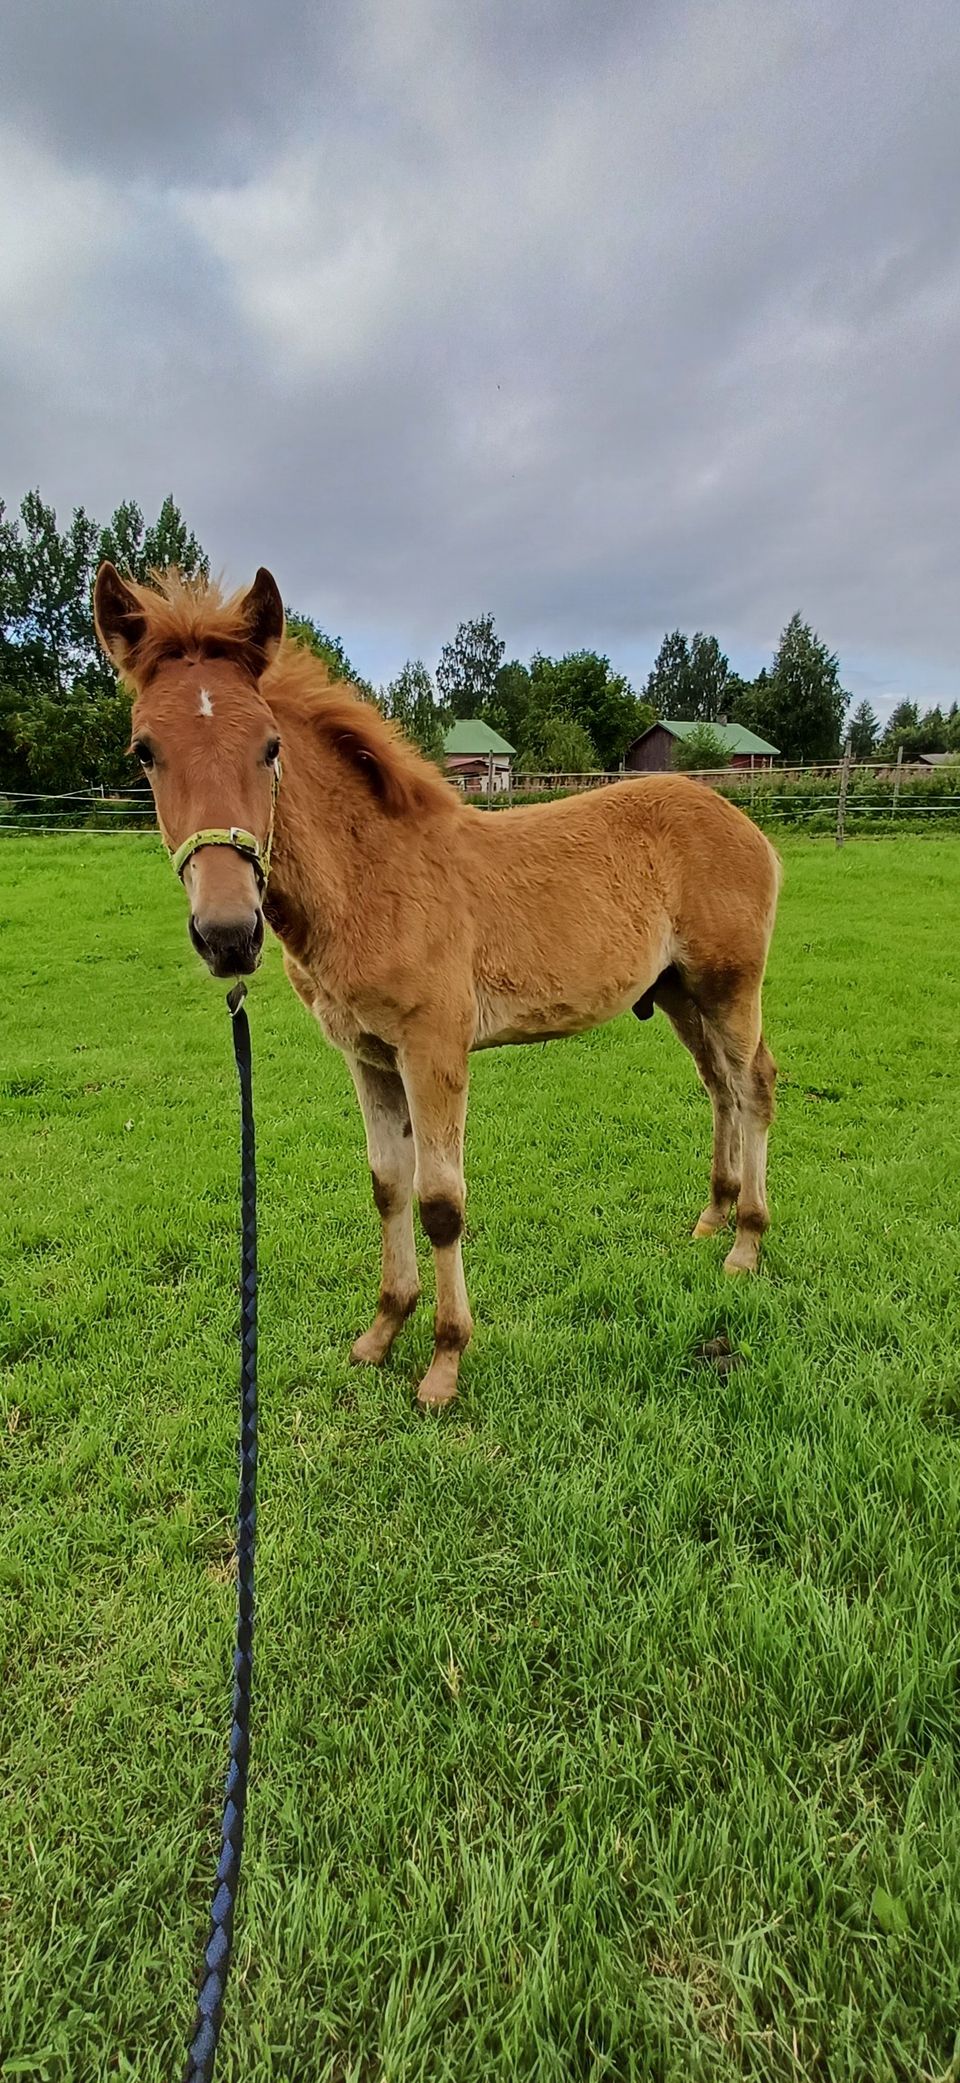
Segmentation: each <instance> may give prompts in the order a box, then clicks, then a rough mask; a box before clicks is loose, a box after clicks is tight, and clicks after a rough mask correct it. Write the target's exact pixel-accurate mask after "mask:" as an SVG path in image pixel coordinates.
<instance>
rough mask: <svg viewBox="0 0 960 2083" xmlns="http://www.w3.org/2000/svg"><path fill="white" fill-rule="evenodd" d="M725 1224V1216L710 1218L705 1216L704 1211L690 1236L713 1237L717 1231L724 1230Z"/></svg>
mask: <svg viewBox="0 0 960 2083" xmlns="http://www.w3.org/2000/svg"><path fill="white" fill-rule="evenodd" d="M725 1223H726V1216H725V1215H721V1216H718V1217H716V1218H711V1217H710V1216H709V1215H708V1214H707V1212H706V1210H704V1212H703V1214H702V1215H701V1217H700V1220H699V1222H698V1223H697V1225H696V1227H695V1229H693V1230H692V1231H691V1235H692V1236H694V1237H715V1236H716V1234H717V1231H718V1230H722V1229H723V1228H724V1226H725Z"/></svg>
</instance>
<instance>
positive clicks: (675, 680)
mask: <svg viewBox="0 0 960 2083" xmlns="http://www.w3.org/2000/svg"><path fill="white" fill-rule="evenodd" d="M643 692H644V696H645V698H646V700H647V701H648V702H649V704H650V706H651V708H652V710H653V713H654V716H667V717H669V718H671V719H673V718H677V717H683V716H686V714H687V703H688V700H689V695H690V646H689V644H688V642H687V639H686V637H685V636H684V634H683V631H682V629H671V630H668V632H667V635H666V636H665V637H664V639H663V642H662V644H661V646H660V649H659V651H658V652H657V655H656V658H655V659H654V661H653V665H652V667H651V670H650V672H649V673H648V675H647V684H646V686H645V688H644V690H643Z"/></svg>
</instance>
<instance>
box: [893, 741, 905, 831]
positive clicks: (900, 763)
mask: <svg viewBox="0 0 960 2083" xmlns="http://www.w3.org/2000/svg"><path fill="white" fill-rule="evenodd" d="M902 778H903V746H902V745H898V746H897V771H896V775H895V776H894V783H893V809H892V811H891V813H890V814H891V816H892V817H896V814H897V804H898V803H899V801H900V782H901V780H902Z"/></svg>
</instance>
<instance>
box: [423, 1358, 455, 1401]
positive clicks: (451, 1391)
mask: <svg viewBox="0 0 960 2083" xmlns="http://www.w3.org/2000/svg"><path fill="white" fill-rule="evenodd" d="M456 1393H457V1381H456V1376H454V1378H453V1380H452V1381H451V1379H450V1376H449V1374H447V1373H445V1372H444V1373H442V1374H441V1373H439V1372H435V1371H434V1369H433V1368H432V1367H430V1368H429V1369H428V1370H427V1373H426V1374H425V1375H424V1377H423V1380H422V1382H421V1383H420V1387H419V1388H418V1390H417V1402H418V1403H419V1405H420V1408H421V1410H443V1409H444V1408H445V1406H446V1405H447V1404H448V1403H453V1401H454V1400H455V1397H456Z"/></svg>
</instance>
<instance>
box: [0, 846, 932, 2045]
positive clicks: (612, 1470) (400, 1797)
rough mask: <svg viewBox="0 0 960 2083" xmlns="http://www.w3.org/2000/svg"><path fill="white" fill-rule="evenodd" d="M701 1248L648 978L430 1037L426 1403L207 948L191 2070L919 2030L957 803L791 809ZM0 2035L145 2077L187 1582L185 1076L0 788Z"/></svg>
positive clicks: (182, 1023)
mask: <svg viewBox="0 0 960 2083" xmlns="http://www.w3.org/2000/svg"><path fill="white" fill-rule="evenodd" d="M784 854H785V860H786V868H787V879H786V884H785V889H784V894H783V899H782V907H781V916H780V925H779V928H778V932H777V935H776V937H775V940H774V949H773V958H772V964H771V971H770V977H769V981H768V987H767V998H766V1029H767V1034H768V1038H769V1041H770V1044H771V1047H772V1049H773V1051H774V1054H775V1056H776V1057H777V1059H778V1061H779V1063H780V1066H781V1080H780V1085H779V1117H778V1121H777V1123H776V1125H775V1128H774V1132H773V1137H772V1140H771V1165H770V1190H771V1208H772V1214H773V1227H772V1229H771V1231H770V1234H769V1237H768V1239H767V1242H766V1246H765V1253H764V1261H763V1270H762V1273H761V1275H760V1277H759V1279H758V1280H756V1281H755V1282H753V1283H739V1284H738V1283H732V1282H728V1281H724V1279H723V1277H722V1275H721V1272H720V1261H721V1258H722V1255H723V1249H724V1248H725V1247H724V1243H723V1240H722V1239H718V1240H716V1241H713V1242H708V1243H702V1244H698V1245H694V1244H692V1243H690V1242H689V1239H688V1232H689V1229H690V1227H691V1226H692V1224H693V1221H694V1220H695V1217H696V1215H697V1213H698V1211H699V1209H700V1207H701V1206H702V1204H703V1202H704V1199H705V1197H706V1185H707V1177H708V1167H709V1148H710V1114H709V1106H708V1103H707V1100H706V1098H705V1096H704V1094H703V1093H702V1092H701V1090H700V1088H699V1086H698V1084H697V1082H696V1078H695V1074H694V1071H693V1067H692V1064H691V1062H690V1059H689V1057H688V1056H687V1055H686V1052H685V1051H684V1050H682V1049H681V1048H680V1046H679V1045H678V1043H677V1041H676V1039H675V1037H674V1035H673V1033H672V1031H671V1030H670V1029H669V1027H668V1025H667V1022H666V1021H665V1020H664V1019H663V1018H662V1016H660V1015H658V1016H657V1017H656V1018H655V1019H654V1020H653V1021H652V1022H650V1023H648V1024H646V1025H644V1026H640V1025H639V1024H638V1023H637V1022H636V1021H634V1020H632V1019H630V1018H627V1019H624V1020H622V1021H619V1022H617V1023H616V1024H615V1025H613V1026H612V1027H610V1028H607V1029H605V1030H601V1031H599V1032H597V1033H595V1034H593V1035H591V1036H589V1037H587V1038H586V1039H584V1040H582V1041H580V1042H569V1043H564V1044H557V1045H551V1046H548V1047H546V1048H544V1049H540V1048H534V1049H527V1050H519V1049H516V1050H503V1051H497V1052H494V1053H492V1054H490V1055H488V1056H483V1057H479V1058H476V1059H474V1063H473V1071H472V1100H471V1111H470V1122H469V1130H468V1184H469V1201H468V1210H467V1214H468V1242H467V1251H466V1263H467V1273H468V1280H469V1285H470V1292H471V1298H472V1301H473V1306H474V1311H475V1315H476V1319H477V1331H476V1336H475V1339H474V1343H473V1345H472V1347H471V1349H470V1351H469V1353H468V1355H467V1357H466V1360H465V1362H464V1368H463V1391H462V1396H461V1400H460V1402H459V1403H458V1404H457V1405H455V1406H454V1407H453V1409H452V1411H451V1412H450V1413H448V1414H447V1415H445V1416H444V1417H443V1418H441V1419H439V1420H437V1419H431V1418H425V1417H424V1416H423V1415H422V1414H420V1413H419V1412H417V1411H416V1410H415V1409H414V1408H413V1407H412V1403H411V1396H412V1389H413V1386H414V1384H415V1382H416V1380H417V1379H418V1377H419V1375H420V1374H421V1373H422V1372H423V1369H424V1367H425V1365H426V1362H427V1359H428V1357H429V1347H430V1312H429V1309H428V1308H424V1307H423V1306H422V1307H421V1311H420V1312H419V1314H418V1316H417V1318H416V1319H415V1320H414V1322H413V1323H412V1324H411V1325H410V1326H408V1328H407V1330H406V1332H405V1333H404V1334H403V1336H402V1337H401V1339H400V1341H399V1342H398V1345H397V1347H396V1349H395V1352H394V1355H393V1357H392V1358H391V1360H390V1361H389V1362H388V1363H387V1366H386V1367H385V1368H384V1369H383V1370H382V1371H381V1372H379V1373H375V1372H371V1371H362V1372H361V1371H354V1370H351V1369H350V1368H349V1367H348V1365H347V1352H348V1349H349V1345H350V1341H351V1338H352V1337H353V1336H354V1335H355V1333H356V1332H357V1331H358V1330H359V1329H360V1328H362V1327H363V1325H364V1324H365V1323H366V1322H368V1321H369V1319H370V1316H371V1313H372V1304H373V1301H374V1298H375V1294H376V1285H377V1223H376V1217H375V1213H374V1210H373V1206H372V1202H371V1198H370V1187H369V1180H368V1175H367V1169H366V1163H365V1157H364V1150H363V1138H362V1129H361V1122H360V1116H359V1112H358V1110H357V1106H356V1102H355V1099H354V1095H353V1091H352V1088H351V1086H350V1083H349V1079H348V1077H347V1074H346V1071H345V1069H344V1068H343V1067H342V1065H341V1063H340V1061H339V1059H338V1058H337V1057H336V1055H335V1054H334V1053H333V1052H332V1051H331V1050H329V1049H328V1048H326V1046H325V1045H324V1044H323V1043H322V1041H321V1038H320V1036H319V1034H318V1033H317V1031H316V1030H315V1029H314V1028H313V1027H312V1025H311V1023H310V1022H309V1021H308V1019H307V1017H306V1015H305V1014H304V1012H303V1010H302V1008H301V1007H300V1006H299V1004H298V1003H297V1001H296V1000H295V999H294V996H293V994H292V992H291V991H290V990H289V987H288V986H287V985H286V983H285V982H284V980H283V977H282V972H281V968H280V963H279V958H278V951H277V949H276V947H275V946H272V947H271V948H270V950H269V952H268V959H267V961H266V964H265V967H264V970H263V971H262V972H261V974H260V976H259V977H258V978H257V979H256V980H255V982H254V984H253V988H252V993H251V1020H252V1026H253V1043H254V1072H255V1089H256V1103H257V1118H258V1136H259V1156H260V1201H261V1266H262V1272H261V1312H262V1313H261V1413H262V1415H261V1502H260V1545H259V1556H258V1572H259V1576H258V1624H259V1635H258V1648H257V1666H256V1677H255V1699H254V1758H253V1771H252V1790H251V1808H250V1816H249V1825H248V1840H247V1848H246V1853H245V1880H244V1886H243V1889H242V1891H241V1907H240V1918H239V1925H238V1938H237V1946H236V1951H235V1966H234V1972H233V1977H232V1981H231V1987H230V1993H229V1996H228V2004H227V2016H226V2023H225V2027H224V2037H223V2042H222V2051H221V2058H220V2067H219V2070H218V2074H219V2075H220V2076H221V2077H222V2078H223V2079H224V2083H228V2079H232V2083H240V2079H241V2078H242V2079H243V2083H267V2079H284V2083H288V2079H299V2078H310V2079H316V2083H490V2079H492V2078H497V2079H503V2083H573V2079H575V2083H587V2079H589V2083H608V2079H609V2083H614V2079H617V2083H626V2079H631V2083H632V2079H636V2083H647V2079H656V2083H691V2079H695V2083H732V2079H738V2078H743V2077H751V2078H756V2079H758V2083H760V2079H763V2083H771V2079H780V2078H791V2079H796V2083H800V2079H803V2083H816V2079H826V2083H907V2079H910V2083H920V2079H929V2083H933V2079H940V2083H943V2079H945V2078H947V2077H955V2076H957V2075H958V2074H960V2067H958V2037H957V2034H958V2021H960V1785H958V1763H957V1760H958V1748H957V1737H958V1728H957V1704H958V1692H957V1679H958V1653H960V1582H958V1579H960V1555H958V1517H960V1282H958V1278H957V1272H958V1242H960V1164H958V1158H957V1153H958V1148H960V1091H958V1083H957V1074H956V1060H957V1058H956V1051H957V1040H958V1034H960V961H958V958H957V949H958V947H960V846H958V845H957V842H956V840H953V839H932V838H931V839H919V838H913V839H907V840H890V841H887V840H877V841H875V842H874V843H871V844H869V845H866V844H861V845H858V844H856V843H855V844H852V845H850V846H848V847H847V849H846V850H845V851H844V852H843V853H842V854H837V853H836V852H835V850H834V848H833V847H832V846H831V845H828V844H826V843H820V842H816V841H812V840H799V841H797V840H794V841H791V842H789V843H788V844H787V845H786V846H785V848H784ZM2 864H3V874H4V901H3V906H2V921H0V924H2V930H0V964H2V976H3V993H2V1001H0V1033H2V1044H0V1050H2V1056H0V1119H2V1143H0V1164H2V1169H3V1175H4V1177H3V1198H2V1208H0V1230H2V1268H3V1275H4V1289H5V1292H4V1296H3V1300H2V1303H0V1498H2V1512H0V2076H2V2077H4V2078H7V2077H14V2076H15V2077H18V2078H20V2077H26V2078H35V2079H38V2083H68V2079H69V2083H73V2079H78V2083H87V2079H89V2083H93V2079H97V2083H99V2079H100V2078H106V2077H112V2076H118V2077H128V2078H133V2077H136V2078H137V2079H138V2083H161V2079H163V2083H168V2079H169V2077H170V2076H171V2075H174V2074H176V2073H177V2070H178V2066H179V2063H180V2058H181V2046H182V2041H183V2037H184V2034H185V2031H186V2028H187V2026H188V2025H189V2022H190V2018H191V2015H192V2004H193V1994H194V1975H195V1970H196V1967H197V1964H198V1959H199V1948H200V1944H201V1941H202V1937H203V1935H204V1933H205V1926H206V1915H207V1902H208V1894H209V1885H210V1878H211V1874H212V1870H213V1863H214V1839H215V1832H216V1827H217V1821H218V1817H219V1806H220V1797H221V1789H222V1781H223V1774H224V1767H225V1733H224V1732H225V1728H226V1721H227V1707H228V1673H229V1655H230V1645H231V1630H232V1624H233V1589H232V1583H231V1548H232V1520H233V1511H234V1501H235V1500H234V1479H235V1437H236V1425H237V1416H236V1368H237V1359H236V1352H235V1347H234V1326H235V1316H236V1275H235V1260H236V1246H235V1226H236V1203H237V1157H236V1146H237V1096H236V1091H235V1074H234V1068H233V1060H232V1051H231V1047H230V1035H229V1032H228V1018H227V1014H226V1012H225V1010H224V1005H223V990H222V988H221V987H220V986H218V985H215V984H213V983H212V982H211V980H210V978H209V977H208V976H207V975H206V974H205V973H204V972H203V971H202V970H201V967H200V965H199V963H198V962H197V960H196V958H195V957H194V956H193V955H192V953H191V952H190V949H189V947H188V945H187V940H186V931H185V917H184V903H183V898H182V895H181V893H180V891H179V890H178V889H177V887H176V884H175V882H174V880H173V877H172V876H171V873H170V869H169V865H168V864H167V862H166V860H165V858H164V856H163V854H162V851H161V849H160V846H159V842H155V841H153V840H145V839H142V838H134V837H130V838H120V837H115V838H113V839H109V838H103V839H100V838H97V837H81V836H77V837H75V838H64V839H50V840H22V839H20V838H10V839H8V840H6V841H5V842H4V845H3V850H2Z"/></svg>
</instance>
